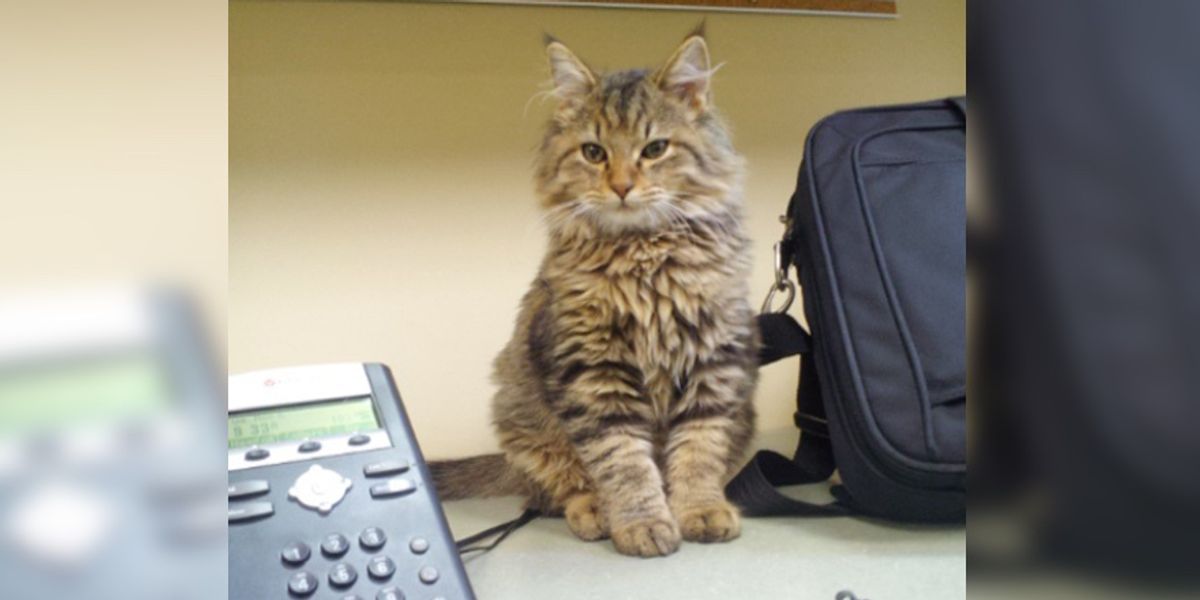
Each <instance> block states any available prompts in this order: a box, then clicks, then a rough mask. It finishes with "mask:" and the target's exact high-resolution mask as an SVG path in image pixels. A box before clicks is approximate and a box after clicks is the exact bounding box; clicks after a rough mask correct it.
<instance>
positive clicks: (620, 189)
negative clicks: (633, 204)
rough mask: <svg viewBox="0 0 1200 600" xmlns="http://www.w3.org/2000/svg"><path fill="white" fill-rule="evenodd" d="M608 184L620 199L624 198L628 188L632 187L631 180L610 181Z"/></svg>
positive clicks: (627, 193)
mask: <svg viewBox="0 0 1200 600" xmlns="http://www.w3.org/2000/svg"><path fill="white" fill-rule="evenodd" d="M608 185H609V187H611V188H612V191H614V192H616V193H617V196H618V197H619V198H621V199H622V200H624V199H625V196H628V195H629V190H631V189H633V182H632V181H611V182H609V184H608Z"/></svg>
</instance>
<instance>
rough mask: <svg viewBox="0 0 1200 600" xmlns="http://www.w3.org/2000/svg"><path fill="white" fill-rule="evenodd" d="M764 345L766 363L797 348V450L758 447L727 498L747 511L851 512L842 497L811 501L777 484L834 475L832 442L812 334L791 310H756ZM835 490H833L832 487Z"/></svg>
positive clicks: (775, 513) (727, 491) (772, 513)
mask: <svg viewBox="0 0 1200 600" xmlns="http://www.w3.org/2000/svg"><path fill="white" fill-rule="evenodd" d="M758 326H759V331H760V332H761V335H762V347H761V350H760V352H759V363H760V364H762V365H766V364H770V363H772V362H775V361H778V360H780V359H782V358H786V357H789V356H795V355H797V354H800V355H801V356H802V359H801V372H800V385H799V389H798V390H797V392H796V415H795V420H796V426H797V427H799V428H800V430H801V432H802V433H801V436H800V441H799V443H797V445H796V453H795V454H794V455H793V456H792V458H790V459H789V458H787V457H786V456H783V455H782V454H779V453H777V452H772V451H770V450H760V451H759V452H758V453H757V454H755V455H754V458H752V459H751V460H750V462H749V463H747V464H746V466H745V467H743V468H742V470H741V472H739V473H738V474H737V476H736V477H734V478H733V480H732V481H730V482H729V484H728V485H727V486H726V487H725V494H726V496H728V498H729V499H730V500H731V501H732V502H734V503H735V504H737V505H738V506H740V507H741V508H742V511H743V512H744V513H745V514H747V515H750V516H781V515H794V516H842V515H847V514H851V513H852V511H851V509H850V507H849V506H848V505H847V504H845V502H844V500H843V499H839V500H837V501H834V502H831V503H829V504H814V503H811V502H804V501H802V500H796V499H794V498H791V497H788V496H786V495H784V494H782V493H780V492H779V490H778V489H776V488H777V487H779V486H783V485H798V484H804V483H817V482H821V481H825V480H827V479H829V477H830V476H831V475H833V471H834V461H833V446H832V444H831V443H830V441H829V429H828V427H827V424H826V420H825V406H824V402H823V401H822V398H821V388H820V382H819V381H818V379H817V372H816V365H815V364H813V361H812V352H811V350H812V338H811V336H809V334H808V332H807V331H805V330H804V328H803V327H801V326H800V324H799V323H797V322H796V320H795V319H793V318H792V317H791V316H790V315H788V314H786V313H765V314H762V315H759V316H758ZM835 491H836V490H835Z"/></svg>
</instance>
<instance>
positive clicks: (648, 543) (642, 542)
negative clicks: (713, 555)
mask: <svg viewBox="0 0 1200 600" xmlns="http://www.w3.org/2000/svg"><path fill="white" fill-rule="evenodd" d="M612 540H613V545H615V546H616V547H617V552H620V553H621V554H627V555H629V556H644V557H651V556H666V555H668V554H671V553H672V552H675V551H676V550H678V549H679V543H680V541H681V540H680V537H679V527H678V526H677V525H676V524H675V521H673V520H671V519H669V518H650V519H644V520H638V521H633V522H631V523H625V524H622V525H620V526H615V527H613V531H612Z"/></svg>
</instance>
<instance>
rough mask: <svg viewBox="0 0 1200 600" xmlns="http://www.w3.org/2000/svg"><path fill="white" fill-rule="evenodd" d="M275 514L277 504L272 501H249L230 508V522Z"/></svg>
mask: <svg viewBox="0 0 1200 600" xmlns="http://www.w3.org/2000/svg"><path fill="white" fill-rule="evenodd" d="M273 514H275V505H274V504H271V503H270V502H248V503H246V504H239V505H237V506H235V507H233V508H230V509H229V522H230V523H240V522H242V521H249V520H250V519H257V518H259V517H269V516H271V515H273Z"/></svg>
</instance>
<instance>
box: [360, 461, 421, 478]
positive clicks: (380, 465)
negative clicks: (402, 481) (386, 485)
mask: <svg viewBox="0 0 1200 600" xmlns="http://www.w3.org/2000/svg"><path fill="white" fill-rule="evenodd" d="M411 466H412V465H411V464H409V462H408V461H406V460H384V461H380V462H377V463H371V464H369V465H367V466H365V467H363V475H366V476H367V477H383V476H384V475H395V474H397V473H403V472H405V471H407V470H408V469H409V468H410V467H411Z"/></svg>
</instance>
